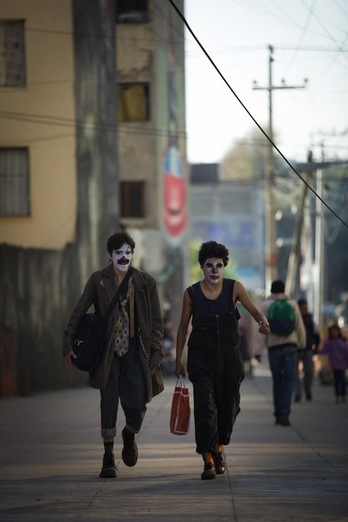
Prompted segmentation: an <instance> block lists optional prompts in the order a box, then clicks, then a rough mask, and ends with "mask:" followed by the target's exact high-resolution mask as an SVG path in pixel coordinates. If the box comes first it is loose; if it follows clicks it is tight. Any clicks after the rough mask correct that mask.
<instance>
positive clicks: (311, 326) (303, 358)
mask: <svg viewBox="0 0 348 522" xmlns="http://www.w3.org/2000/svg"><path fill="white" fill-rule="evenodd" d="M297 304H298V307H299V309H300V313H301V316H302V319H303V323H304V326H305V329H306V346H305V349H304V350H298V351H297V356H298V364H297V366H296V376H295V385H294V393H295V395H294V400H295V402H300V401H301V399H302V386H301V375H300V365H301V364H302V367H303V388H304V392H305V395H306V400H307V401H311V400H312V398H313V394H312V385H313V377H314V363H313V354H314V353H316V351H317V350H318V346H319V343H320V334H319V329H318V327H317V325H316V324H315V323H314V320H313V316H312V314H311V313H309V311H308V303H307V301H306V299H299V300H298V301H297Z"/></svg>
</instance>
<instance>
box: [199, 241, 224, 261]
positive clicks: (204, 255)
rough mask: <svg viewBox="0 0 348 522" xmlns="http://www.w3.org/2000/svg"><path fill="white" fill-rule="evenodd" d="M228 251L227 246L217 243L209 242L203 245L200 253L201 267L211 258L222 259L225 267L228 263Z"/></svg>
mask: <svg viewBox="0 0 348 522" xmlns="http://www.w3.org/2000/svg"><path fill="white" fill-rule="evenodd" d="M228 253H229V252H228V250H227V248H226V247H225V245H222V244H221V243H217V242H216V241H207V242H206V243H202V244H201V247H200V249H199V251H198V262H199V264H200V266H203V265H204V263H205V261H206V260H207V259H209V258H210V257H217V258H218V259H222V261H223V263H224V266H226V265H227V263H228Z"/></svg>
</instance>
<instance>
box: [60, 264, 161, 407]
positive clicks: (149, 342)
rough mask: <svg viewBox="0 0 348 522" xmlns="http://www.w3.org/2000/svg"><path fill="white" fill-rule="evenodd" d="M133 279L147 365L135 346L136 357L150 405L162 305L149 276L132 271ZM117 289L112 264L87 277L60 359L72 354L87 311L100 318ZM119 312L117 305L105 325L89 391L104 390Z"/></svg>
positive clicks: (68, 328) (154, 284)
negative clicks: (104, 343) (103, 345)
mask: <svg viewBox="0 0 348 522" xmlns="http://www.w3.org/2000/svg"><path fill="white" fill-rule="evenodd" d="M132 278H133V283H134V296H135V307H136V314H137V325H138V328H139V333H140V335H141V337H142V339H143V342H144V346H145V348H146V351H147V353H149V354H150V361H148V360H147V358H146V356H145V354H144V352H143V350H142V349H141V347H140V345H139V346H138V350H139V357H140V360H141V364H142V366H143V370H144V376H145V381H146V388H147V402H150V401H151V399H152V385H151V373H150V370H149V362H150V364H154V365H155V366H158V365H159V364H160V363H161V361H162V359H163V356H164V352H163V351H162V339H163V321H162V312H161V305H160V300H159V295H158V290H157V284H156V281H155V279H154V278H153V277H152V276H151V275H150V274H148V273H147V272H143V271H140V270H136V269H135V270H134V272H133V274H132ZM116 288H117V287H116V277H115V272H114V268H113V265H112V263H110V265H108V266H107V267H106V268H104V269H102V270H98V271H97V272H94V273H93V274H92V275H91V276H90V278H89V280H88V281H87V283H86V286H85V289H84V291H83V293H82V295H81V297H80V299H79V301H78V303H77V305H76V306H75V308H74V310H73V312H72V314H71V316H70V319H69V321H68V324H67V325H66V328H65V330H64V337H63V355H65V354H67V353H68V352H70V351H71V350H73V346H74V339H75V336H76V333H77V330H78V326H79V323H80V321H81V319H82V317H83V316H84V315H85V314H86V313H87V312H88V310H89V308H90V307H91V306H93V307H94V310H95V312H96V313H97V314H98V315H99V316H100V317H103V316H104V315H105V312H106V310H107V308H108V305H109V303H110V302H111V300H112V298H113V296H114V294H115V292H116ZM118 311H119V304H118V303H116V306H115V309H114V311H113V313H112V314H111V317H110V319H109V323H108V341H107V347H106V350H105V351H104V353H103V356H102V357H101V360H100V361H99V363H98V365H97V366H96V368H95V369H94V370H93V371H92V372H90V373H89V384H90V386H92V388H97V389H102V390H103V389H105V386H106V383H107V380H108V378H109V374H110V370H111V365H112V360H113V357H114V345H113V325H114V324H115V321H116V319H117V317H118ZM138 344H139V343H138Z"/></svg>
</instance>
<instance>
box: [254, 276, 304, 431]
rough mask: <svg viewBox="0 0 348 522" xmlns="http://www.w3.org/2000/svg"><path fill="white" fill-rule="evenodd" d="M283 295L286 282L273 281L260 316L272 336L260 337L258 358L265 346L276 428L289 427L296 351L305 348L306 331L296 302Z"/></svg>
mask: <svg viewBox="0 0 348 522" xmlns="http://www.w3.org/2000/svg"><path fill="white" fill-rule="evenodd" d="M284 292H285V284H284V282H283V281H280V280H276V281H273V282H272V285H271V295H270V296H269V297H267V299H266V300H265V301H264V302H263V303H262V304H261V313H263V314H264V315H265V316H266V317H267V319H268V322H269V325H270V333H269V334H267V335H265V336H262V337H261V336H259V337H258V342H257V348H256V351H255V358H256V359H258V360H259V361H261V353H262V349H263V347H264V346H266V347H267V349H268V361H269V366H270V370H271V373H272V381H273V405H274V416H275V424H279V425H281V426H290V419H289V415H290V412H291V398H292V393H293V388H294V383H295V376H296V366H297V363H298V358H297V350H298V349H304V348H305V346H306V329H305V326H304V323H303V319H302V316H301V313H300V309H299V307H298V305H297V303H296V301H294V300H291V299H289V298H288V297H287V296H286V295H285V293H284ZM262 338H263V339H264V343H263V342H262V341H261V339H262Z"/></svg>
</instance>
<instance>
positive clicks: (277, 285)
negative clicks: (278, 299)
mask: <svg viewBox="0 0 348 522" xmlns="http://www.w3.org/2000/svg"><path fill="white" fill-rule="evenodd" d="M284 292H285V284H284V281H280V279H277V280H276V281H273V283H272V284H271V294H283V293H284Z"/></svg>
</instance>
